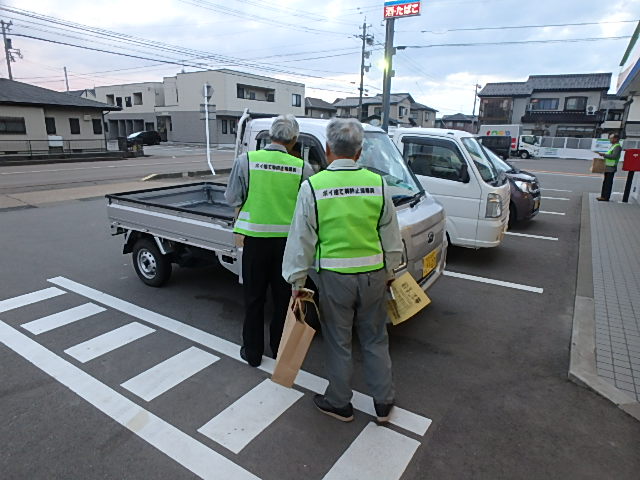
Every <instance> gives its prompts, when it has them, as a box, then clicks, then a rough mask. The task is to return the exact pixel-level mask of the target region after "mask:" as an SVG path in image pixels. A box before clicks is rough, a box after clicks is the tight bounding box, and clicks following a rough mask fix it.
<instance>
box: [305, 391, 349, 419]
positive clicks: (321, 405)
mask: <svg viewBox="0 0 640 480" xmlns="http://www.w3.org/2000/svg"><path fill="white" fill-rule="evenodd" d="M313 403H315V404H316V407H317V408H318V410H320V411H321V412H322V413H326V414H327V415H329V416H331V417H333V418H337V419H338V420H340V421H341V422H350V421H352V420H353V405H351V404H350V403H349V404H347V406H346V407H342V408H336V407H334V406H333V405H331V404H330V403H329V402H327V400H326V398H324V395H320V394H319V393H318V394H316V396H315V397H313Z"/></svg>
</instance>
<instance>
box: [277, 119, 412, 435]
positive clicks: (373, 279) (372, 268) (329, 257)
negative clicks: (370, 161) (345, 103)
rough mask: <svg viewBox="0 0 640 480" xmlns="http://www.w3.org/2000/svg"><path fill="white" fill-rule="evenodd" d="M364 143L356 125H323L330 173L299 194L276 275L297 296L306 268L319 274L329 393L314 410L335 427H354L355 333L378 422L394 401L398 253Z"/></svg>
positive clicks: (386, 202)
mask: <svg viewBox="0 0 640 480" xmlns="http://www.w3.org/2000/svg"><path fill="white" fill-rule="evenodd" d="M363 139H364V130H363V128H362V125H361V124H360V122H358V121H357V120H355V119H334V120H332V121H331V122H330V123H329V125H328V126H327V145H326V152H327V162H328V163H329V166H328V168H327V169H326V170H324V171H322V172H320V173H317V174H316V175H313V176H312V177H311V178H309V180H307V181H306V182H304V183H303V184H302V187H301V188H300V193H299V195H298V202H297V205H296V211H295V214H294V218H293V223H292V224H291V232H290V234H289V239H288V240H287V247H286V249H285V254H284V262H283V266H282V275H283V276H284V278H285V279H286V280H287V282H289V283H290V284H291V285H292V290H293V296H294V297H295V296H297V295H299V291H300V289H301V288H302V287H304V284H305V281H306V278H307V272H308V271H309V269H310V268H313V267H314V266H315V270H316V271H317V281H316V283H317V286H318V290H319V293H320V323H321V325H322V336H323V339H324V344H325V350H326V352H325V362H326V366H327V376H328V379H329V386H328V387H327V389H326V391H325V393H324V395H316V396H315V398H314V403H315V405H316V407H317V408H318V409H319V410H320V411H321V412H323V413H325V414H327V415H330V416H332V417H334V418H337V419H338V420H342V421H344V422H349V421H351V420H353V406H352V405H351V397H352V390H351V375H352V372H353V362H352V354H351V343H352V342H351V340H352V330H353V329H354V328H355V329H356V331H357V333H358V339H359V341H360V346H361V351H362V357H363V369H364V376H365V380H366V382H367V384H368V386H369V390H370V393H371V396H372V397H373V401H374V408H375V411H376V416H377V419H378V421H379V422H381V423H383V422H386V421H388V419H389V415H390V413H391V410H392V407H393V403H394V400H395V391H394V386H393V381H392V375H391V358H390V356H389V338H388V336H387V326H386V321H387V314H386V308H385V305H386V297H387V289H388V285H390V284H391V282H392V281H393V278H394V275H393V270H394V269H395V268H397V267H398V266H399V265H400V263H401V260H402V251H403V246H402V240H401V237H400V229H399V228H398V220H397V217H396V212H395V207H394V205H393V200H392V198H391V194H390V192H389V188H388V187H387V185H386V183H385V181H384V179H383V178H382V177H381V176H380V175H378V174H376V173H373V172H371V171H369V170H366V169H364V168H360V167H359V166H358V165H357V164H356V161H357V160H358V158H359V157H360V154H361V152H362V144H363ZM371 154H375V152H372V153H371ZM314 280H316V278H315V277H314Z"/></svg>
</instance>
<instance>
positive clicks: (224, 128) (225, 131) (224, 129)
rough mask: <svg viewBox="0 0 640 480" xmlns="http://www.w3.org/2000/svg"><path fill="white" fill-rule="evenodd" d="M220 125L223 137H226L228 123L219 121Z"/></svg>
mask: <svg viewBox="0 0 640 480" xmlns="http://www.w3.org/2000/svg"><path fill="white" fill-rule="evenodd" d="M220 124H221V125H220V127H221V129H222V133H223V135H226V134H227V133H228V131H229V127H228V122H227V121H226V120H220Z"/></svg>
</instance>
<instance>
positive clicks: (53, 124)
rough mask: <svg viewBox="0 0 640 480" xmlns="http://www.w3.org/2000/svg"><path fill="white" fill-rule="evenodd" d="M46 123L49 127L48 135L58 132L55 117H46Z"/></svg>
mask: <svg viewBox="0 0 640 480" xmlns="http://www.w3.org/2000/svg"><path fill="white" fill-rule="evenodd" d="M44 125H45V127H46V128H47V135H55V134H56V119H55V118H53V117H44Z"/></svg>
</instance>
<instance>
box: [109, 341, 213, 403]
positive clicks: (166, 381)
mask: <svg viewBox="0 0 640 480" xmlns="http://www.w3.org/2000/svg"><path fill="white" fill-rule="evenodd" d="M218 360H220V357H216V356H215V355H212V354H210V353H207V352H205V351H204V350H200V349H199V348H197V347H189V348H187V349H186V350H184V351H182V352H180V353H178V354H177V355H174V356H173V357H171V358H168V359H166V360H165V361H163V362H161V363H159V364H157V365H155V366H154V367H152V368H150V369H149V370H146V371H144V372H142V373H141V374H140V375H137V376H135V377H133V378H131V379H129V380H127V381H126V382H124V383H123V384H122V385H121V386H122V387H124V388H126V389H127V390H129V391H130V392H131V393H134V394H136V395H137V396H139V397H140V398H142V399H143V400H146V401H147V402H150V401H151V400H153V399H154V398H156V397H158V396H160V395H162V394H163V393H164V392H166V391H168V390H170V389H172V388H173V387H175V386H176V385H178V384H180V383H182V382H184V381H185V380H186V379H187V378H189V377H192V376H193V375H195V374H196V373H198V372H199V371H201V370H204V369H205V368H207V367H208V366H209V365H212V364H214V363H215V362H217V361H218Z"/></svg>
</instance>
